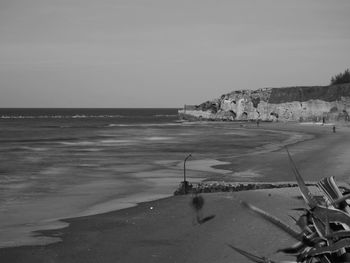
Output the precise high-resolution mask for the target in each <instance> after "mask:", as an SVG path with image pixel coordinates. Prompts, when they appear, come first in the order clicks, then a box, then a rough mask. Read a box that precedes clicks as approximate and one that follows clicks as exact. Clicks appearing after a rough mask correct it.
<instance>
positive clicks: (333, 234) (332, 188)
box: [229, 150, 350, 263]
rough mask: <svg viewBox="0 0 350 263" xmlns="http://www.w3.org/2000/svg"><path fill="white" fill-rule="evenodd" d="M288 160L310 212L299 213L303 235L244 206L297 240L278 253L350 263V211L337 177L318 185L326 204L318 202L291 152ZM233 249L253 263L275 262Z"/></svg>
mask: <svg viewBox="0 0 350 263" xmlns="http://www.w3.org/2000/svg"><path fill="white" fill-rule="evenodd" d="M287 153H288V157H289V160H290V163H291V166H292V169H293V173H294V175H295V178H296V181H297V183H298V186H299V189H300V192H301V195H302V197H303V199H304V201H305V203H306V205H307V208H302V209H299V210H302V211H303V214H302V215H301V216H300V217H299V218H298V219H295V218H293V219H294V221H295V223H296V225H297V226H298V227H299V229H300V231H295V230H293V229H292V228H291V227H290V226H288V225H287V224H285V223H283V222H282V221H281V220H279V219H278V218H276V217H274V216H273V215H271V214H269V213H267V212H265V211H263V210H261V209H259V208H257V207H255V206H254V205H252V204H248V203H246V202H242V205H243V206H244V207H246V208H248V209H250V210H251V211H253V212H255V213H257V214H258V215H260V216H261V217H263V218H264V219H266V220H268V221H270V222H271V223H273V224H274V225H276V226H277V227H279V228H280V229H282V230H284V231H285V232H286V233H287V234H289V235H290V236H291V237H293V238H294V239H296V240H297V243H295V244H294V245H292V246H291V247H287V248H282V249H279V250H278V252H284V253H286V254H290V255H294V256H295V258H296V261H294V262H301V263H345V262H350V252H349V251H348V249H349V248H350V207H349V205H348V204H347V202H346V200H347V199H349V198H350V195H344V196H343V194H342V192H341V191H340V189H339V187H338V186H337V184H336V182H335V180H334V177H326V178H323V179H322V180H320V181H319V182H318V184H317V186H318V188H319V189H320V190H321V192H322V193H323V198H324V201H320V200H319V199H317V198H316V197H315V196H314V195H313V194H312V193H311V191H310V190H309V189H308V187H307V186H306V184H305V182H304V179H303V178H302V176H301V175H300V173H299V171H298V169H297V167H296V165H295V163H294V161H293V159H292V157H291V156H290V154H289V152H288V150H287ZM229 246H230V247H231V248H232V249H234V250H235V251H237V252H238V253H240V254H242V255H243V256H245V257H247V258H248V259H250V260H251V261H253V262H261V263H263V262H265V263H267V262H270V263H272V262H274V261H272V260H270V259H268V258H265V257H260V256H256V255H253V254H251V253H249V252H247V251H244V250H242V249H239V248H237V247H235V246H232V245H229Z"/></svg>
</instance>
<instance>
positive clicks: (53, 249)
mask: <svg viewBox="0 0 350 263" xmlns="http://www.w3.org/2000/svg"><path fill="white" fill-rule="evenodd" d="M263 125H264V124H263ZM295 126H297V125H295V124H294V126H293V125H290V124H288V125H283V127H284V129H288V130H291V128H292V132H293V131H300V130H303V129H304V126H303V127H299V126H297V127H295ZM283 127H282V128H283ZM274 128H277V129H278V127H274ZM306 130H307V131H306V132H310V131H312V132H314V133H313V135H314V138H313V139H312V140H304V141H299V142H296V143H295V144H293V145H291V146H289V147H288V148H289V149H290V152H291V154H292V155H293V159H295V161H296V163H297V166H298V167H299V169H300V171H301V173H302V175H303V177H304V178H305V180H306V181H310V182H314V181H316V180H311V179H315V178H316V177H317V176H319V178H321V177H323V176H321V175H320V174H322V173H325V171H322V170H323V166H319V165H318V164H317V163H316V164H315V163H313V164H312V163H310V162H309V163H308V164H309V165H310V164H311V168H309V169H307V170H308V171H310V169H311V170H312V169H313V168H315V167H316V168H317V170H316V171H313V174H312V175H311V176H310V174H308V173H306V172H305V170H304V167H305V163H303V162H300V161H299V160H301V159H303V158H304V157H305V155H308V154H310V152H312V151H313V152H314V153H317V154H318V155H319V156H324V154H323V153H322V151H321V152H320V151H319V150H320V148H324V147H326V148H327V147H328V148H330V147H333V148H336V149H337V150H339V149H340V148H341V149H344V147H346V145H345V144H344V143H343V145H341V144H340V143H341V142H343V140H342V138H341V136H342V135H346V133H344V130H343V129H342V128H340V129H339V133H337V134H336V135H334V136H333V134H331V133H330V132H329V130H326V129H322V128H321V129H319V127H311V128H310V127H309V128H307V129H306ZM348 137H350V136H348ZM348 137H347V138H348ZM320 141H323V142H324V143H323V144H321V145H315V144H319V143H320ZM334 142H337V143H338V144H334ZM346 142H347V140H346ZM300 148H301V149H300ZM311 148H313V149H311ZM270 155H271V156H264V154H260V155H259V159H258V160H255V163H254V165H252V160H253V159H254V158H256V156H251V157H250V158H246V159H244V160H242V159H240V160H239V162H237V161H236V162H231V163H230V164H219V165H215V166H214V168H219V169H225V167H226V168H227V167H229V168H232V167H233V166H236V167H238V168H239V169H241V170H242V171H244V168H246V165H247V164H249V163H250V168H252V170H253V171H254V170H257V169H262V172H261V173H260V174H259V175H260V176H261V174H262V175H263V176H261V177H260V178H263V179H264V180H262V183H264V184H266V183H269V182H272V181H273V180H272V179H274V178H275V177H274V176H275V175H276V174H278V175H279V176H280V177H281V178H282V180H279V181H280V182H282V183H285V182H286V181H287V180H283V179H284V178H285V177H284V175H283V174H284V173H285V171H284V170H288V171H287V173H289V172H291V171H290V168H289V166H288V165H289V164H288V162H282V163H278V162H281V160H283V159H286V158H285V157H286V156H285V153H284V152H283V151H282V150H281V148H280V149H278V150H276V151H274V152H272V153H271V154H270ZM331 156H332V155H331ZM332 157H333V156H332ZM269 158H272V159H274V161H275V162H271V161H270V162H267V163H266V160H267V159H269ZM315 159H317V156H316V157H315V158H311V160H312V161H314V162H315ZM276 160H277V161H276ZM306 161H307V160H306ZM327 163H330V164H332V165H333V168H337V167H334V164H335V163H336V162H333V163H332V162H328V161H327ZM269 165H272V166H273V167H270V166H269ZM286 165H287V166H286ZM330 168H331V167H330ZM346 168H347V167H342V169H338V170H340V172H339V173H338V174H342V173H341V171H342V170H346ZM271 169H275V170H276V171H275V172H274V174H273V175H272V176H266V175H265V172H268V171H271ZM225 170H226V169H225ZM232 170H233V171H234V169H232ZM328 170H329V169H328ZM334 171H335V174H336V172H337V169H334V170H333V172H334ZM281 172H282V173H281ZM234 173H235V172H233V174H234ZM236 173H237V172H236ZM315 173H316V175H315ZM281 174H282V175H281ZM333 174H334V173H333ZM333 174H329V176H330V175H333ZM214 177H215V178H207V179H206V180H205V181H204V183H205V182H207V183H208V182H209V181H215V182H220V181H225V182H242V180H238V181H237V180H236V179H237V178H232V176H231V175H230V174H228V175H227V174H226V175H224V176H221V177H220V178H219V177H217V176H214ZM221 179H222V180H221ZM256 179H257V178H256V177H255V178H254V180H256ZM286 179H289V180H288V181H289V182H291V181H293V179H294V178H292V179H291V177H290V174H289V175H288V177H287V178H286ZM336 179H337V177H336ZM275 182H276V181H275ZM246 183H247V184H254V183H253V182H252V181H249V180H248V181H246ZM256 183H258V182H256ZM174 190H175V189H174ZM283 190H284V191H283ZM296 190H297V189H296V188H277V189H276V188H275V189H264V190H254V191H241V192H227V193H223V192H217V193H208V194H207V193H206V194H204V195H205V199H206V200H207V199H208V202H211V201H212V199H213V200H216V201H217V202H219V201H220V202H221V201H222V202H223V204H221V203H220V202H219V203H218V204H217V206H218V207H221V209H222V211H221V212H220V213H223V211H225V210H226V208H227V204H225V200H226V199H230V198H231V199H232V198H233V196H236V195H238V196H244V197H245V198H247V199H253V200H255V201H256V196H257V195H258V196H259V195H261V193H264V194H263V195H264V196H266V193H269V194H271V195H272V196H273V195H274V193H279V194H280V195H281V198H282V197H283V198H285V195H287V196H290V193H293V195H294V196H296V195H298V193H297V192H298V191H296ZM267 196H268V195H267ZM189 199H190V196H182V197H181V196H180V197H173V196H169V197H165V198H162V199H158V200H153V201H150V202H141V203H138V204H137V205H136V206H134V207H129V208H125V209H121V210H118V211H111V212H107V213H103V214H97V215H91V216H83V217H74V218H69V219H63V220H61V221H62V222H65V223H69V226H68V227H65V228H61V229H56V230H43V231H36V232H35V235H39V236H40V235H41V236H46V237H54V238H61V239H62V241H60V242H58V243H53V244H49V245H41V246H21V247H11V248H0V261H2V259H4V262H47V261H49V259H52V257H53V258H55V257H54V256H53V253H58V254H60V255H62V256H63V257H64V258H65V260H62V258H61V259H60V260H57V261H53V262H84V261H82V260H80V259H79V260H80V261H79V260H77V261H74V260H73V259H71V260H69V257H73V258H75V259H76V257H74V256H73V254H72V253H74V251H76V250H77V249H78V250H79V246H83V247H84V246H85V245H82V244H80V245H79V244H78V243H76V242H77V239H76V238H77V237H79V236H85V237H86V241H84V242H87V245H86V246H89V247H90V249H92V250H93V247H94V246H95V245H96V241H93V240H92V239H91V235H92V233H95V231H96V229H95V227H96V224H97V225H99V227H100V228H101V229H106V231H107V229H110V227H112V229H114V231H117V232H116V233H119V232H120V231H122V232H123V231H126V230H123V228H124V226H127V227H131V228H132V226H130V225H129V224H127V223H126V222H127V221H130V220H133V218H134V219H135V218H138V217H142V218H143V219H145V220H146V219H147V218H146V217H147V216H146V215H149V214H150V213H153V214H154V213H155V212H156V211H157V213H156V215H157V216H158V217H156V218H154V219H153V220H152V221H147V220H146V221H147V222H144V224H143V225H142V227H144V228H145V229H149V228H150V229H153V231H155V230H156V229H157V228H156V225H157V224H158V223H159V222H163V221H167V222H168V221H169V220H170V221H171V220H172V219H174V218H177V219H178V220H180V219H179V214H181V213H180V211H181V209H182V208H183V209H185V210H186V211H187V212H188V213H189V214H191V221H192V219H193V211H191V210H190V208H189V206H188V203H189ZM293 200H294V199H293ZM293 200H292V201H293ZM292 201H291V202H292ZM160 203H161V204H163V203H164V205H165V206H164V207H162V209H163V210H164V211H162V210H157V209H155V207H156V206H157V204H160ZM279 205H280V208H279V209H278V206H276V207H275V208H274V209H277V210H278V211H279V212H281V211H285V209H286V207H285V205H283V204H279ZM168 206H169V207H168ZM171 206H174V207H173V208H172V207H171ZM151 207H153V208H152V209H151ZM269 208H271V207H269ZM213 209H214V208H213ZM168 210H169V211H168ZM241 210H242V209H241V208H239V209H238V211H239V213H244V211H241ZM165 211H168V212H169V215H170V218H165V217H167V216H166V213H165ZM122 215H123V216H122ZM121 216H122V217H123V218H124V219H123V220H124V221H123V223H122V222H121V221H120V220H121V219H120V217H121ZM182 216H184V215H183V214H182ZM186 218H187V219H188V215H187V216H186ZM107 219H108V220H107ZM100 220H102V221H103V222H100ZM104 220H107V221H108V222H109V223H108V222H105V221H104ZM135 220H136V219H135ZM236 220H239V219H236ZM110 221H111V222H112V221H113V222H115V224H114V223H113V224H112V223H111V222H110ZM180 221H181V220H180ZM261 221H263V220H261ZM98 222H100V223H98ZM171 222H172V224H174V223H175V222H177V221H171ZM186 222H187V221H186ZM124 223H125V224H126V225H124ZM168 223H169V222H168ZM226 223H227V222H226ZM84 224H86V227H87V228H86V229H83V228H82V225H84ZM111 224H112V225H111ZM169 224H170V223H169ZM172 224H170V225H172ZM175 224H177V223H175ZM213 224H214V225H216V223H215V222H214V223H212V222H208V225H213ZM259 224H261V223H259ZM136 226H137V225H136ZM99 227H98V228H99ZM164 227H165V226H164ZM175 228H176V229H177V230H179V229H178V227H175ZM197 228H198V226H197ZM94 229H95V230H94ZM145 229H143V228H141V229H139V230H140V231H139V233H136V232H135V235H134V236H133V237H132V238H133V240H130V242H131V243H132V244H134V242H136V243H137V242H139V241H137V240H140V238H142V236H144V234H145ZM186 229H187V231H189V232H188V233H192V231H193V225H191V226H187V228H186ZM162 231H164V232H167V235H170V236H171V235H173V233H172V232H173V231H175V230H171V229H163V230H162ZM237 231H239V230H237ZM102 232H103V231H102ZM103 233H105V232H103ZM116 233H115V235H116V236H109V234H108V233H105V234H106V235H107V237H106V238H107V239H108V240H109V242H110V243H112V244H116V242H117V243H118V242H120V241H122V240H123V235H122V237H119V236H118V234H116ZM95 234H96V233H95ZM202 234H203V235H204V233H202ZM125 235H126V234H125ZM125 235H124V238H125V237H126V236H125ZM100 238H104V237H103V236H99V237H98V238H97V241H98V240H99V239H100ZM164 238H165V239H167V238H166V237H163V239H164ZM248 239H250V238H248ZM118 240H119V241H118ZM157 240H158V239H157ZM172 242H173V241H172ZM184 242H185V243H186V242H189V241H188V240H186V239H185V240H184ZM102 243H103V242H102ZM151 243H152V242H151ZM170 243H171V242H170ZM170 243H169V244H168V243H167V245H166V246H173V245H174V244H173V243H171V244H170ZM175 243H176V242H175ZM199 243H203V241H200V242H199ZM112 244H107V243H103V244H101V245H98V247H99V249H100V250H98V252H96V253H98V254H99V255H100V256H102V254H101V253H102V252H101V251H102V250H104V249H107V248H108V249H112V248H111V246H112V247H113V245H112ZM129 245H130V244H129ZM104 246H106V247H104ZM116 246H118V247H120V249H122V246H121V245H116ZM150 246H151V247H152V248H154V247H157V249H159V248H161V247H163V246H164V244H163V245H159V244H158V243H157V244H153V243H152V245H150ZM63 248H64V249H63ZM124 248H125V247H124ZM82 249H83V248H82ZM198 249H199V248H198ZM64 250H68V251H64ZM83 250H84V251H85V253H88V252H87V251H88V250H86V247H85V249H83ZM209 250H211V251H212V250H213V249H209ZM121 251H122V250H120V251H119V252H120V253H121ZM148 252H149V251H148ZM148 252H147V253H148ZM252 252H254V251H252ZM18 253H19V254H18ZM43 253H44V254H43ZM46 253H47V254H46ZM172 253H173V252H169V255H170V254H172ZM188 253H189V252H188ZM227 253H229V254H230V260H231V262H232V260H233V259H234V258H232V257H231V256H232V255H231V254H234V253H233V252H231V251H229V252H228V251H227ZM32 254H34V255H37V256H39V255H40V257H39V258H38V257H36V256H32ZM68 254H69V256H68ZM128 254H129V253H128ZM141 254H142V253H141ZM15 255H17V256H15ZM127 256H128V255H126V257H124V258H123V259H124V260H125V261H121V262H142V260H141V259H142V257H140V258H139V260H137V259H136V260H131V261H129V260H128V258H127ZM129 256H130V257H131V255H129ZM173 256H174V255H173ZM28 257H29V258H28ZM67 257H68V258H67ZM119 257H120V255H114V256H113V255H111V251H110V252H109V253H107V254H106V257H105V261H102V262H116V260H117V259H118V258H119ZM40 258H45V259H46V261H44V260H40ZM160 258H162V259H163V260H164V258H163V257H160ZM24 259H26V260H25V261H24ZM112 259H113V260H112ZM156 259H158V258H157V257H156ZM156 259H155V258H153V259H152V260H154V262H162V261H157V260H156ZM6 260H7V261H6ZM237 260H238V261H239V262H245V261H243V260H242V259H241V258H239V259H238V258H237ZM87 262H88V261H87ZM91 262H93V261H91ZM152 262H153V261H152ZM163 262H164V261H163ZM184 262H186V261H184ZM187 262H191V261H187ZM203 262H209V261H205V260H204V261H203ZM222 262H226V261H222ZM227 262H228V261H227Z"/></svg>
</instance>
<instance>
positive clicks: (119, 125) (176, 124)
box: [105, 123, 180, 128]
mask: <svg viewBox="0 0 350 263" xmlns="http://www.w3.org/2000/svg"><path fill="white" fill-rule="evenodd" d="M179 125H180V124H179V123H130V124H123V123H118V124H115V123H111V124H108V125H106V126H105V127H110V128H112V127H162V126H179Z"/></svg>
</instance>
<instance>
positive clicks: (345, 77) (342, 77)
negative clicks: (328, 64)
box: [331, 69, 350, 85]
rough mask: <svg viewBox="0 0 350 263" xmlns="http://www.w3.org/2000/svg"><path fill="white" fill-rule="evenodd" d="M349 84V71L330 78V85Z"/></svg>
mask: <svg viewBox="0 0 350 263" xmlns="http://www.w3.org/2000/svg"><path fill="white" fill-rule="evenodd" d="M343 83H350V71H349V69H346V70H345V71H344V73H339V74H337V75H335V76H333V77H332V78H331V85H335V84H343Z"/></svg>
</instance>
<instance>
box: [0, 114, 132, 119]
mask: <svg viewBox="0 0 350 263" xmlns="http://www.w3.org/2000/svg"><path fill="white" fill-rule="evenodd" d="M124 117H126V116H123V115H84V114H82V115H37V116H29V115H1V116H0V119H84V118H124Z"/></svg>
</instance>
